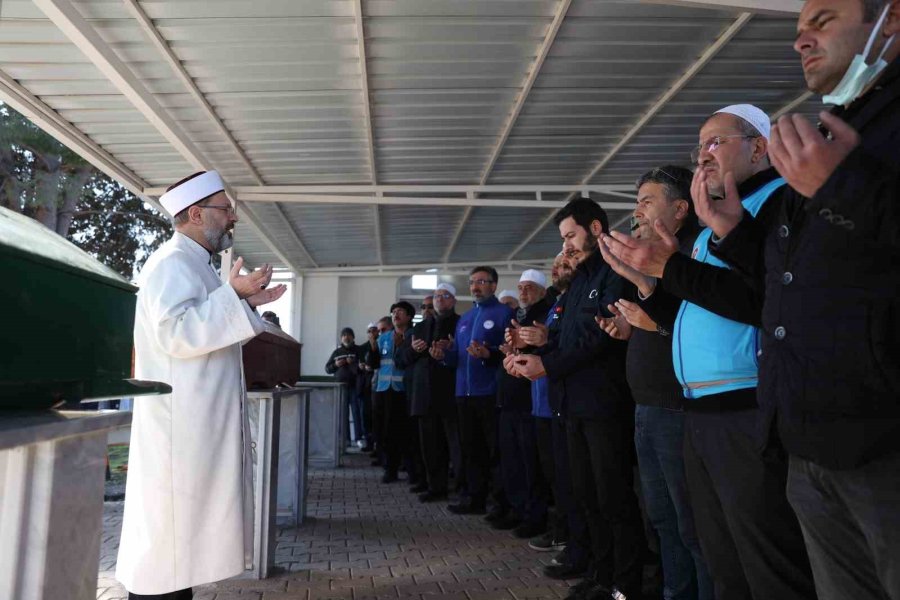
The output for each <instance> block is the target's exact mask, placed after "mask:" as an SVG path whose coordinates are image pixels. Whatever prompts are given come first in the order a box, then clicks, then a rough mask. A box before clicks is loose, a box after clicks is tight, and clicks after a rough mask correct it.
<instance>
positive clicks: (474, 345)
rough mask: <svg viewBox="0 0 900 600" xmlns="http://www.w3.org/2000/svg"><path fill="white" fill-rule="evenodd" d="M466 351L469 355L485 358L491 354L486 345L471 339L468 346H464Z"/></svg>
mask: <svg viewBox="0 0 900 600" xmlns="http://www.w3.org/2000/svg"><path fill="white" fill-rule="evenodd" d="M466 352H468V353H469V355H471V356H474V357H475V358H487V357H489V356H490V355H491V351H490V350H489V349H488V347H487V346H485V345H484V344H482V343H481V342H479V341H478V340H472V342H471V343H470V344H469V346H468V348H466Z"/></svg>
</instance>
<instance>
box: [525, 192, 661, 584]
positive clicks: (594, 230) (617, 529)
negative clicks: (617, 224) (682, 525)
mask: <svg viewBox="0 0 900 600" xmlns="http://www.w3.org/2000/svg"><path fill="white" fill-rule="evenodd" d="M554 222H555V223H556V224H557V226H558V227H559V233H560V236H561V237H562V239H563V250H564V251H565V252H566V254H567V255H569V256H571V257H572V259H573V260H574V261H575V263H577V265H578V266H577V267H576V269H575V276H574V278H573V280H572V284H571V285H570V287H569V291H568V292H567V293H566V295H565V296H564V300H563V302H562V306H561V308H562V313H561V315H562V316H561V322H560V325H559V329H558V331H557V332H556V334H555V335H554V336H553V337H551V338H550V340H549V341H548V343H547V345H546V346H544V347H543V348H541V349H540V351H539V352H540V354H530V355H522V356H519V357H517V358H516V360H515V364H516V371H517V372H518V373H520V374H521V375H523V376H525V377H528V378H529V379H537V378H539V377H542V376H543V375H547V376H548V377H549V378H550V381H551V384H556V385H558V386H559V389H560V396H561V405H562V410H561V411H560V412H562V413H563V414H565V415H566V427H567V439H568V445H569V460H570V464H571V469H572V487H573V489H574V491H575V496H576V498H578V501H579V502H580V504H581V507H582V511H583V513H584V516H585V519H586V520H587V523H588V527H589V530H590V541H591V549H592V557H591V561H592V562H591V565H590V568H589V572H588V575H587V577H585V579H584V580H583V581H582V582H581V583H579V584H578V585H576V586H575V587H574V588H573V589H572V591H571V594H570V597H571V598H585V599H590V600H593V599H595V598H596V599H604V600H607V599H609V598H610V597H611V596H612V594H613V592H614V587H615V588H618V590H619V591H620V592H621V593H623V594H625V596H626V597H627V598H640V594H641V572H642V566H643V561H642V555H641V553H642V549H643V547H644V532H643V523H642V521H641V515H640V510H639V509H638V502H637V497H636V496H635V494H634V470H633V469H634V467H633V464H634V460H633V456H634V449H633V444H634V442H633V438H634V404H633V403H632V401H631V394H630V392H629V390H628V384H627V383H626V382H625V349H626V344H625V343H623V342H621V341H618V340H614V339H612V338H611V337H610V336H609V335H608V334H607V333H606V332H605V331H602V330H601V329H600V328H599V327H597V324H596V323H595V322H594V317H595V316H597V315H601V316H605V317H608V316H610V313H609V312H608V311H607V309H606V307H607V306H608V305H610V304H612V303H613V302H615V301H616V300H618V299H619V298H621V297H622V293H623V291H624V280H623V279H622V278H621V277H620V276H619V275H617V274H616V273H615V272H614V271H613V270H612V269H610V267H609V265H607V264H606V262H604V260H603V257H602V256H601V255H600V252H599V251H598V250H597V238H598V237H599V236H600V234H602V233H603V232H605V231H608V229H609V221H608V218H607V216H606V212H605V211H604V210H603V208H601V207H600V205H599V204H597V203H596V202H594V201H593V200H591V199H590V198H579V199H576V200H572V201H571V202H569V203H568V204H567V205H566V206H565V207H564V208H562V209H561V210H560V211H559V212H558V213H557V214H556V216H555V218H554Z"/></svg>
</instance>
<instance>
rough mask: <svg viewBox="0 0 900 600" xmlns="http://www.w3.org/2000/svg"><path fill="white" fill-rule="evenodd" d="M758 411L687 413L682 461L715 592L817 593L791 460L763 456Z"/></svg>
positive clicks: (759, 599) (759, 597)
mask: <svg viewBox="0 0 900 600" xmlns="http://www.w3.org/2000/svg"><path fill="white" fill-rule="evenodd" d="M751 392H753V393H755V391H753V390H751ZM731 394H735V392H731ZM758 413H759V410H758V409H756V408H751V409H744V410H732V411H726V412H688V413H687V417H686V419H685V428H686V432H685V436H684V463H685V473H686V475H687V481H688V490H689V492H690V496H691V504H692V506H693V509H694V519H695V522H696V526H697V534H698V536H699V537H700V547H701V548H702V549H703V556H704V557H705V558H706V564H707V566H708V567H709V574H710V576H711V578H712V580H713V585H714V587H715V594H716V598H727V599H728V600H731V599H735V600H742V599H750V598H753V599H754V600H772V599H773V598H796V599H803V598H815V597H816V595H815V590H814V588H813V581H812V573H811V571H810V567H809V559H808V558H807V555H806V548H805V547H804V545H803V537H802V535H801V533H800V525H799V523H798V522H797V517H796V515H795V514H794V512H793V510H791V507H790V505H788V502H787V496H786V492H785V486H786V485H787V461H786V459H785V458H784V457H783V456H777V455H775V454H774V453H773V454H772V455H769V456H766V457H763V456H761V455H760V453H759V451H758V444H757V439H756V427H757V419H758Z"/></svg>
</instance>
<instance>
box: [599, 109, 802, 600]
mask: <svg viewBox="0 0 900 600" xmlns="http://www.w3.org/2000/svg"><path fill="white" fill-rule="evenodd" d="M769 133H770V121H769V118H768V116H767V115H766V114H765V113H764V112H763V111H761V110H760V109H759V108H757V107H755V106H752V105H747V104H738V105H731V106H727V107H724V108H722V109H720V110H719V111H717V112H716V113H714V114H713V115H712V116H711V117H709V118H708V119H707V120H706V121H705V122H704V123H703V125H702V126H701V128H700V135H699V140H700V144H699V145H698V146H697V147H696V148H695V149H694V152H693V153H692V159H693V160H694V161H695V162H696V163H697V173H699V174H700V175H696V176H695V177H701V176H702V177H705V180H706V181H707V182H708V184H709V185H710V189H711V191H712V193H714V194H716V195H723V194H724V193H725V189H726V188H728V187H734V186H735V185H737V186H739V188H740V190H741V193H742V194H743V197H744V208H745V209H746V210H747V211H748V212H749V213H751V214H756V215H760V218H771V215H772V214H773V213H774V212H776V207H777V206H778V202H779V198H781V195H782V194H783V193H784V192H785V190H786V186H785V182H784V180H783V179H782V178H780V177H779V176H778V173H777V172H776V171H775V170H774V169H773V168H771V166H770V164H769V160H768V138H769ZM693 183H694V182H692V185H693ZM693 195H694V194H693V190H692V196H693ZM694 200H695V203H696V202H697V200H696V197H695V198H694ZM701 218H702V215H701ZM654 225H655V227H654V228H655V229H656V232H657V234H658V236H656V237H655V238H654V239H633V238H630V237H628V236H625V235H622V234H619V233H615V232H614V233H613V234H611V236H605V237H604V238H603V240H602V241H603V245H602V246H601V248H602V251H603V252H604V253H605V254H604V255H605V256H607V257H608V258H607V260H608V261H609V262H610V264H611V265H612V266H613V268H614V269H616V270H617V271H618V272H619V273H621V274H623V276H625V277H627V278H628V279H630V280H631V281H632V282H633V283H635V285H636V286H637V288H638V292H639V294H640V298H641V301H640V304H641V307H642V308H643V309H644V310H645V311H646V312H647V313H648V314H649V315H650V317H651V318H652V319H653V320H654V321H655V322H656V323H658V324H660V325H661V326H663V327H664V328H666V329H670V328H671V329H670V330H671V331H672V360H673V365H674V366H675V374H676V376H677V378H678V381H679V383H680V384H681V386H682V389H683V390H684V396H685V403H684V408H685V411H686V416H685V443H684V462H685V474H686V476H687V482H688V491H689V493H690V498H691V505H692V508H693V509H694V517H695V523H696V527H697V534H698V536H699V538H700V546H701V548H702V550H703V556H704V558H705V559H706V563H707V566H708V568H709V573H710V577H711V578H712V581H713V585H714V587H715V595H716V597H723V598H754V599H756V600H759V599H761V598H814V597H815V591H814V586H813V582H812V575H811V572H810V567H809V559H808V558H807V554H806V548H805V547H804V544H803V538H802V534H801V532H800V527H799V523H798V522H797V518H796V516H795V515H794V513H793V511H792V510H791V507H790V505H789V504H788V502H787V498H786V495H785V486H786V482H787V457H786V456H785V454H784V452H783V449H781V448H779V447H772V448H771V449H770V451H769V452H767V453H766V455H765V456H761V455H760V453H759V452H758V424H759V418H760V414H761V413H760V410H759V404H758V401H757V396H758V395H759V398H760V400H759V401H760V402H762V401H765V400H764V394H762V393H760V394H757V389H756V388H757V382H758V354H757V352H758V349H759V345H758V339H759V330H758V329H757V326H758V324H759V314H760V307H761V302H762V297H761V293H760V291H759V290H758V289H757V288H755V287H754V286H752V285H749V284H748V283H746V282H745V281H744V279H743V278H742V277H741V275H739V274H738V273H736V272H734V271H732V270H731V269H729V268H728V267H727V265H726V264H725V263H724V262H723V261H721V260H720V259H718V258H716V257H715V256H714V255H713V254H712V253H711V252H710V251H709V243H708V242H709V240H710V239H711V237H712V235H713V231H711V230H709V229H705V230H703V231H702V232H701V233H700V235H698V236H697V239H696V240H695V242H694V246H693V251H692V256H691V257H688V256H685V255H683V254H681V253H680V252H678V247H679V244H678V240H677V239H676V238H675V237H674V236H673V235H672V234H671V233H670V232H669V231H668V230H667V229H666V227H665V225H664V224H663V222H662V221H661V220H659V219H657V221H656V222H655V224H654ZM637 271H639V273H638V272H637ZM673 297H674V302H673ZM673 305H676V306H677V312H675V313H674V319H673V311H672V307H673Z"/></svg>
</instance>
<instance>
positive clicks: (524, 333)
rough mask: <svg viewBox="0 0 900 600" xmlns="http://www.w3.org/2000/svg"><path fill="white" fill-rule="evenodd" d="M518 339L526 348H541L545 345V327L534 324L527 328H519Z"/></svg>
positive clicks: (540, 324)
mask: <svg viewBox="0 0 900 600" xmlns="http://www.w3.org/2000/svg"><path fill="white" fill-rule="evenodd" d="M519 339H520V340H521V341H522V342H524V343H525V345H526V346H535V347H539V346H543V345H544V344H546V343H547V326H546V325H544V324H543V323H537V322H535V324H534V325H530V326H528V327H519Z"/></svg>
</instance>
